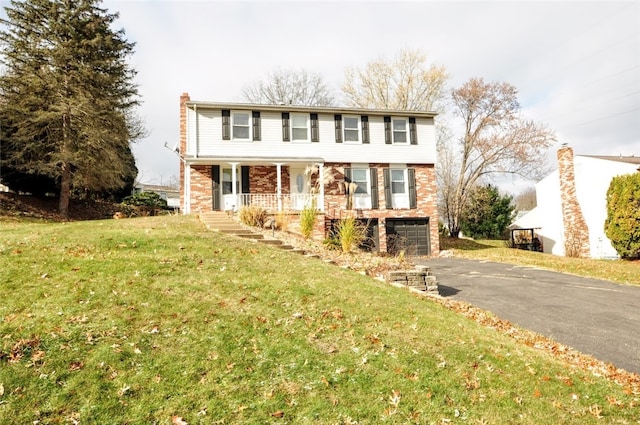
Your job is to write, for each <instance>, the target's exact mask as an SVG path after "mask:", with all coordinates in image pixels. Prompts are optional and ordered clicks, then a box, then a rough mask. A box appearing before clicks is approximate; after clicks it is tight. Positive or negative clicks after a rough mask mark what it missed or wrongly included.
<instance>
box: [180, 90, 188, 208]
mask: <svg viewBox="0 0 640 425" xmlns="http://www.w3.org/2000/svg"><path fill="white" fill-rule="evenodd" d="M190 100H191V98H190V97H189V93H182V96H180V152H179V154H180V155H178V156H179V158H180V208H181V209H182V211H184V205H185V199H184V161H183V160H182V157H183V156H184V154H185V153H186V152H187V105H186V103H187V102H188V101H190Z"/></svg>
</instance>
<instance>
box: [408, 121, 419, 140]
mask: <svg viewBox="0 0 640 425" xmlns="http://www.w3.org/2000/svg"><path fill="white" fill-rule="evenodd" d="M409 140H410V143H411V144H412V145H417V144H418V129H417V128H416V119H415V118H413V117H411V118H409Z"/></svg>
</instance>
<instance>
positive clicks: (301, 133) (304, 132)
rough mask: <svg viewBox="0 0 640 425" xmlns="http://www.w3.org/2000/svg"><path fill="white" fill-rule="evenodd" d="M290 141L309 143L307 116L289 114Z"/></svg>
mask: <svg viewBox="0 0 640 425" xmlns="http://www.w3.org/2000/svg"><path fill="white" fill-rule="evenodd" d="M291 140H292V141H294V142H296V141H304V142H307V141H309V115H308V114H291Z"/></svg>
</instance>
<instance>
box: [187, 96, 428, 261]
mask: <svg viewBox="0 0 640 425" xmlns="http://www.w3.org/2000/svg"><path fill="white" fill-rule="evenodd" d="M435 115H436V114H435V113H433V112H415V111H391V110H371V109H357V108H342V107H307V106H292V105H256V104H238V103H215V102H201V101H192V100H191V99H190V97H189V95H188V94H187V93H184V94H183V95H182V96H181V97H180V205H181V210H182V212H183V213H185V214H189V213H203V212H206V211H212V210H221V211H224V210H237V209H239V208H240V207H242V206H244V205H255V206H259V207H262V208H264V209H266V210H267V211H268V212H270V213H275V212H278V211H287V212H289V213H294V214H295V213H296V212H299V211H300V210H302V209H303V208H304V207H305V206H308V205H310V203H311V202H314V205H315V206H316V208H317V210H318V212H319V216H318V223H319V227H318V231H317V234H318V235H319V236H321V235H326V234H327V232H329V231H330V229H331V228H332V225H334V224H335V222H336V220H340V219H341V218H344V217H346V216H348V215H353V216H356V217H357V218H359V219H361V220H363V221H365V222H366V223H367V224H368V225H369V230H370V236H371V237H372V238H373V246H374V247H375V249H378V250H380V251H397V250H398V249H404V250H406V252H407V253H408V254H416V255H434V254H437V253H438V249H439V247H438V244H439V242H438V216H437V207H436V176H435V169H434V166H435V162H436V141H435V128H434V117H435Z"/></svg>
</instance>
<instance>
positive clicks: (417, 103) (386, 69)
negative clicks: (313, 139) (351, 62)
mask: <svg viewBox="0 0 640 425" xmlns="http://www.w3.org/2000/svg"><path fill="white" fill-rule="evenodd" d="M447 78H448V75H447V73H446V72H445V68H444V67H443V66H436V65H431V66H429V67H427V65H426V55H425V54H424V53H422V52H421V51H420V50H401V51H400V53H399V54H398V55H397V56H396V57H395V58H394V59H393V60H392V61H386V60H384V59H378V60H373V61H371V62H369V63H368V64H367V65H366V66H365V67H364V68H363V69H356V68H348V69H347V70H346V72H345V83H344V85H343V86H342V91H343V93H344V95H345V97H346V102H347V104H348V105H349V106H354V107H359V108H377V109H399V110H412V111H432V110H434V109H435V108H436V106H437V103H438V101H439V100H441V99H442V98H443V92H444V86H445V83H446V81H447Z"/></svg>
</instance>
